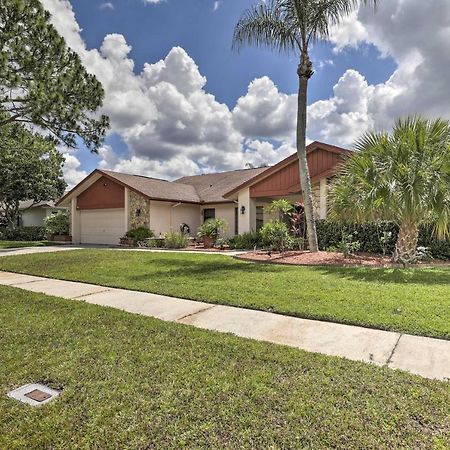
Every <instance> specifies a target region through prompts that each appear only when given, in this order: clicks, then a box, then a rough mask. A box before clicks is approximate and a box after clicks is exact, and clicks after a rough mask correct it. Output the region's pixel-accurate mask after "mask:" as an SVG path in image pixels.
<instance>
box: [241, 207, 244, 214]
mask: <svg viewBox="0 0 450 450" xmlns="http://www.w3.org/2000/svg"><path fill="white" fill-rule="evenodd" d="M241 214H245V206H241Z"/></svg>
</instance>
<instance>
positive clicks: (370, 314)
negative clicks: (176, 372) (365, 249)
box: [0, 249, 450, 339]
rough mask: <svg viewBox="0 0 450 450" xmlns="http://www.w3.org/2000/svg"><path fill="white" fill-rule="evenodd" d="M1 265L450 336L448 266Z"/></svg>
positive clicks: (123, 255)
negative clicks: (400, 267)
mask: <svg viewBox="0 0 450 450" xmlns="http://www.w3.org/2000/svg"><path fill="white" fill-rule="evenodd" d="M0 270H7V271H12V272H19V273H27V274H31V275H40V276H45V277H51V278H59V279H64V280H71V281H82V282H87V283H93V284H99V285H103V286H111V287H119V288H125V289H132V290H138V291H144V292H153V293H156V294H162V295H169V296H174V297H182V298H187V299H192V300H199V301H204V302H208V303H216V304H224V305H231V306H241V307H245V308H251V309H258V310H263V311H270V312H276V313H280V314H286V315H291V316H296V317H304V318H310V319H318V320H326V321H331V322H339V323H346V324H351V325H361V326H367V327H372V328H379V329H384V330H391V331H401V332H406V333H410V334H418V335H424V336H431V337H438V338H443V339H450V283H449V280H450V268H448V267H437V268H433V269H428V268H415V269H406V270H404V269H393V268H384V269H382V268H380V269H378V268H372V267H364V266H362V267H338V266H320V267H314V266H303V267H298V266H291V265H277V264H254V263H251V262H246V261H238V260H236V259H233V258H230V257H229V256H221V255H214V254H206V255H205V254H191V253H183V252H139V251H126V250H109V249H105V250H100V249H85V250H71V251H70V252H59V253H58V252H55V253H46V254H28V255H20V256H7V257H2V258H0Z"/></svg>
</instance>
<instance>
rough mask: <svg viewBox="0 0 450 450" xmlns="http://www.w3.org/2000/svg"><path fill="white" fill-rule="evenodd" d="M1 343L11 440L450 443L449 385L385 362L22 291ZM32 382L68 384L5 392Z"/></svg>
mask: <svg viewBox="0 0 450 450" xmlns="http://www.w3.org/2000/svg"><path fill="white" fill-rule="evenodd" d="M47 256H48V255H47ZM0 341H1V352H0V448H2V449H10V450H12V449H25V448H27V449H42V448H48V449H50V448H51V449H68V448H86V449H88V448H99V449H100V448H111V449H112V448H120V449H122V448H128V449H138V448H142V449H143V448H161V449H168V448H174V449H179V448H205V449H209V448H311V449H319V448H320V449H326V448H340V449H350V448H351V449H368V448H373V449H375V448H376V449H384V448H385V449H388V448H421V449H431V448H435V449H444V448H448V445H449V444H450V418H449V414H448V405H449V404H450V385H449V384H448V383H444V382H437V381H431V380H426V379H423V378H420V377H417V376H413V375H409V374H407V373H404V372H399V371H393V370H390V369H387V368H379V367H375V366H371V365H367V364H364V363H357V362H352V361H348V360H345V359H341V358H333V357H327V356H322V355H317V354H311V353H306V352H303V351H300V350H296V349H291V348H288V347H282V346H276V345H271V344H267V343H262V342H256V341H250V340H246V339H240V338H236V337H234V336H232V335H227V334H219V333H213V332H210V331H205V330H199V329H196V328H193V327H188V326H184V325H180V324H171V323H166V322H162V321H159V320H156V319H152V318H148V317H142V316H137V315H132V314H129V313H125V312H122V311H119V310H114V309H111V308H103V307H99V306H95V305H89V304H86V303H81V302H76V301H71V300H64V299H60V298H56V297H48V296H45V295H42V294H35V293H30V292H26V291H22V290H19V289H14V288H11V287H0ZM30 382H44V383H47V384H48V385H50V386H51V387H54V388H58V389H63V391H62V394H61V396H60V397H59V398H58V399H56V400H55V401H54V402H52V403H49V404H48V405H46V406H43V407H41V408H36V409H33V408H31V407H29V406H27V405H23V404H21V403H19V402H17V401H15V400H12V399H9V398H7V397H6V393H7V392H8V391H9V390H10V389H13V388H15V387H18V386H19V385H22V384H25V383H30Z"/></svg>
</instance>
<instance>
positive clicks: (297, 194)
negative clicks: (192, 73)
mask: <svg viewBox="0 0 450 450" xmlns="http://www.w3.org/2000/svg"><path fill="white" fill-rule="evenodd" d="M349 153H350V151H349V150H346V149H343V148H340V147H335V146H332V145H328V144H324V143H321V142H313V143H312V144H310V145H309V146H308V148H307V159H308V166H309V170H310V176H311V180H312V184H313V191H314V201H315V205H314V206H315V214H316V215H317V217H319V218H325V217H326V215H327V185H328V183H329V179H330V178H331V177H332V176H333V175H334V174H335V172H336V170H337V167H338V165H339V164H340V163H341V162H342V161H343V158H345V157H346V156H348V155H349ZM277 198H285V199H287V200H289V201H291V202H292V203H295V202H297V201H300V200H301V186H300V180H299V172H298V158H297V154H293V155H291V156H289V157H288V158H286V159H284V160H283V161H281V162H279V163H278V164H276V165H274V166H271V167H260V168H254V169H242V170H232V171H228V172H222V173H211V174H205V175H195V176H186V177H183V178H180V179H178V180H175V181H165V180H160V179H155V178H150V177H145V176H141V175H128V174H124V173H118V172H112V171H109V170H99V169H97V170H94V171H93V172H92V173H91V174H89V175H88V176H87V177H86V178H85V179H84V180H83V181H81V182H80V183H79V184H78V185H77V186H75V187H74V188H73V189H72V190H71V191H69V192H68V193H67V194H66V195H65V196H64V197H63V198H62V199H61V200H60V201H59V202H58V203H57V206H59V207H67V208H69V211H70V215H71V234H72V239H73V242H74V243H75V244H79V243H82V244H118V242H119V238H120V237H122V236H123V235H124V234H125V232H126V231H127V230H129V229H131V228H136V227H138V226H145V227H148V228H150V229H151V230H153V231H154V232H155V234H156V235H157V236H159V235H164V233H166V232H167V231H170V230H172V231H179V230H180V225H181V224H187V225H188V226H189V229H190V232H191V234H192V235H195V234H196V232H197V229H198V227H199V226H200V224H201V223H203V221H204V220H207V219H208V218H213V217H216V218H219V217H220V218H222V219H225V221H226V222H227V223H228V230H227V234H228V235H229V236H232V235H236V234H240V233H244V232H246V231H251V230H256V229H258V228H259V227H261V226H262V225H263V224H264V223H266V222H267V221H268V220H270V217H269V216H268V214H267V213H266V212H265V211H264V206H266V205H268V204H269V203H270V202H271V201H272V200H273V199H277Z"/></svg>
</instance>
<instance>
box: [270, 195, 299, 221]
mask: <svg viewBox="0 0 450 450" xmlns="http://www.w3.org/2000/svg"><path fill="white" fill-rule="evenodd" d="M264 210H265V211H266V212H267V213H269V214H271V213H276V214H277V215H278V220H282V219H283V217H284V216H286V215H290V214H291V213H292V212H293V211H294V207H293V206H292V205H291V203H289V202H288V201H287V200H285V199H284V198H282V199H279V200H273V201H272V202H271V203H270V204H269V205H267V206H266V207H265V208H264Z"/></svg>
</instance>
